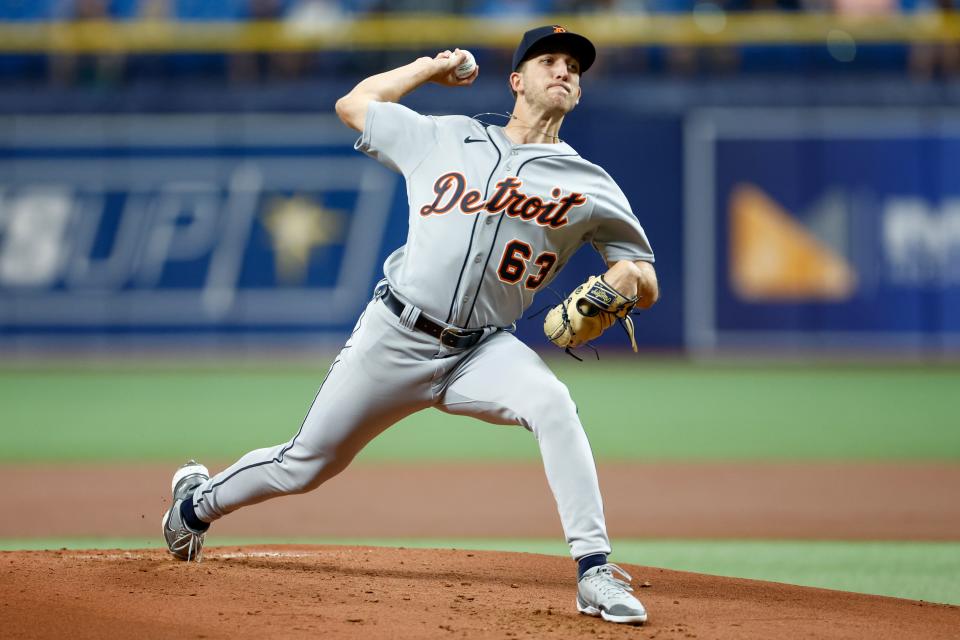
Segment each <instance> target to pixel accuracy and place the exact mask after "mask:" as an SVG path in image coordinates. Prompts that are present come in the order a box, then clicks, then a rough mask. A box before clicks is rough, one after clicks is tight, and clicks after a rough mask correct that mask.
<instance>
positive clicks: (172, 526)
mask: <svg viewBox="0 0 960 640" xmlns="http://www.w3.org/2000/svg"><path fill="white" fill-rule="evenodd" d="M209 478H210V472H209V471H207V468H206V467H205V466H203V465H202V464H199V463H198V462H197V461H195V460H191V461H190V462H188V463H186V464H185V465H183V466H182V467H180V468H179V469H177V472H176V473H174V474H173V480H172V482H171V483H170V490H171V492H172V493H173V504H172V505H171V506H170V508H169V509H168V510H167V512H166V513H165V514H164V515H163V520H162V521H161V526H162V528H163V539H164V541H166V543H167V549H168V550H169V551H170V553H171V555H173V557H175V558H177V559H179V560H186V561H187V562H189V561H191V560H196V561H197V562H200V560H201V559H202V557H203V538H204V535H205V534H206V532H205V531H194V530H193V529H191V528H190V527H189V526H187V524H186V523H185V522H183V520H182V518H181V517H180V504H181V503H182V502H183V501H184V500H192V499H193V492H194V491H195V490H196V488H197V487H199V486H200V485H201V484H203V483H204V482H206V481H207V480H208V479H209Z"/></svg>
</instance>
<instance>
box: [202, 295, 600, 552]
mask: <svg viewBox="0 0 960 640" xmlns="http://www.w3.org/2000/svg"><path fill="white" fill-rule="evenodd" d="M418 313H419V310H417V309H416V308H415V307H412V306H410V305H408V306H407V308H406V311H405V312H404V313H403V314H402V316H401V317H399V318H398V317H397V316H396V315H394V314H393V312H391V311H390V310H389V309H388V308H387V307H386V306H385V305H384V303H383V302H382V301H381V300H380V299H378V298H375V299H374V300H372V301H371V302H370V304H369V305H368V306H367V309H366V311H364V313H363V315H361V316H360V319H359V320H358V322H357V325H356V327H355V328H354V331H353V334H352V335H351V337H350V339H349V340H348V341H347V343H346V345H345V346H344V347H343V350H342V351H341V352H340V354H339V355H338V356H337V357H336V359H335V360H334V361H333V364H331V365H330V369H329V371H328V372H327V376H326V378H325V379H324V381H323V383H322V384H321V386H320V390H319V391H318V392H317V396H316V398H315V399H314V401H313V405H312V406H311V407H310V411H309V413H308V414H307V417H306V418H305V419H304V421H303V424H302V425H301V427H300V430H299V431H298V432H297V434H296V435H295V436H294V437H293V439H291V440H290V441H288V442H285V443H283V444H279V445H277V446H274V447H269V448H266V449H257V450H255V451H251V452H250V453H248V454H246V455H245V456H243V457H242V458H240V459H239V460H238V461H237V462H235V463H234V464H233V465H231V466H230V467H228V468H227V469H225V470H224V471H222V472H221V473H219V474H217V475H215V476H213V477H212V478H210V479H209V480H208V481H206V482H205V483H203V484H202V485H200V487H198V488H197V490H196V492H195V493H194V497H193V500H194V507H195V511H196V514H197V516H198V517H199V518H200V519H201V520H203V521H205V522H212V521H214V520H216V519H218V518H220V517H222V516H224V515H226V514H228V513H230V512H232V511H235V510H237V509H239V508H240V507H245V506H247V505H251V504H256V503H258V502H262V501H264V500H267V499H269V498H273V497H276V496H283V495H290V494H295V493H304V492H307V491H311V490H313V489H315V488H317V487H318V486H320V485H321V484H323V483H324V482H325V481H327V480H329V479H330V478H332V477H333V476H335V475H337V474H338V473H340V472H341V471H343V469H345V468H346V467H347V465H348V464H350V461H351V460H353V458H354V456H356V455H357V453H359V452H360V450H361V449H363V447H364V446H366V444H367V443H368V442H370V441H371V440H372V439H373V438H374V437H376V436H377V435H379V434H380V433H382V432H383V431H384V430H386V429H387V428H388V427H390V426H391V425H393V424H395V423H396V422H398V421H399V420H401V419H402V418H404V417H406V416H408V415H410V414H412V413H414V412H416V411H420V410H421V409H425V408H427V407H436V408H438V409H440V410H441V411H445V412H447V413H452V414H458V415H465V416H472V417H475V418H479V419H480V420H484V421H486V422H490V423H493V424H503V425H511V424H515V425H521V426H523V427H525V428H526V429H528V430H529V431H531V432H532V433H533V434H534V436H535V437H536V438H537V443H538V445H539V447H540V454H541V456H542V459H543V466H544V470H545V471H546V475H547V481H548V483H549V485H550V489H551V490H552V491H553V495H554V498H555V499H556V501H557V508H558V510H559V512H560V521H561V523H562V525H563V530H564V534H565V535H566V538H567V543H568V544H569V546H570V552H571V555H572V556H573V557H574V558H581V557H583V556H586V555H590V554H593V553H610V542H609V539H608V538H607V533H606V526H605V523H604V516H603V503H602V499H601V497H600V488H599V484H598V482H597V471H596V466H595V465H594V461H593V454H592V452H591V450H590V445H589V443H588V442H587V436H586V434H585V433H584V431H583V427H582V425H581V424H580V419H579V417H578V416H577V410H576V406H575V405H574V403H573V401H572V400H571V398H570V394H569V392H568V391H567V388H566V386H565V385H564V384H563V383H562V382H560V381H559V380H558V379H557V378H556V376H554V375H553V372H552V371H550V369H549V368H548V367H547V366H546V365H545V364H544V362H543V360H541V359H540V357H539V356H538V355H537V354H536V353H535V352H534V351H533V350H532V349H530V348H529V347H527V346H526V345H525V344H523V343H522V342H520V341H519V340H517V338H516V337H514V336H513V335H512V334H511V333H509V332H505V331H493V330H491V333H490V335H488V336H486V337H485V338H484V339H483V340H482V341H481V342H480V343H479V344H477V345H476V346H474V347H473V348H471V349H468V350H465V351H456V350H452V349H449V348H447V347H445V346H443V345H441V344H440V343H439V342H438V340H437V339H436V338H433V337H431V336H429V335H427V334H425V333H423V332H421V331H418V330H416V329H414V328H413V323H414V322H415V321H416V318H417V314H418Z"/></svg>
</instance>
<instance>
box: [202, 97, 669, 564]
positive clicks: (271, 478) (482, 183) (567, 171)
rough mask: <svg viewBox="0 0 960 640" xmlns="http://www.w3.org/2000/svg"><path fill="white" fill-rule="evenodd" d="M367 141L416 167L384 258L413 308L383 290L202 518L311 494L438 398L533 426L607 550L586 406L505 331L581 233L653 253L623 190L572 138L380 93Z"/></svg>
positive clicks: (399, 165) (585, 534)
mask: <svg viewBox="0 0 960 640" xmlns="http://www.w3.org/2000/svg"><path fill="white" fill-rule="evenodd" d="M357 148H358V149H360V150H362V151H364V152H366V153H368V154H369V155H371V156H373V157H374V158H376V159H377V160H379V161H380V162H383V163H384V164H386V165H387V166H390V167H391V168H393V169H395V170H397V171H400V172H401V173H402V174H403V175H404V177H405V178H406V183H407V195H408V198H409V203H410V214H409V217H410V231H409V236H408V238H407V243H406V244H405V245H404V246H403V247H401V248H400V249H398V250H397V251H396V252H394V253H393V254H392V255H391V256H390V257H389V258H388V259H387V262H386V265H385V273H386V276H387V279H388V280H389V283H390V285H391V288H392V289H393V291H394V293H395V294H399V295H398V296H397V297H398V298H403V300H402V304H403V309H402V311H400V312H397V311H396V309H392V308H388V307H387V306H386V303H385V299H384V298H383V297H380V296H375V297H374V299H373V300H372V301H371V302H370V303H369V304H368V305H367V309H366V311H365V312H364V314H363V315H362V316H361V317H360V320H359V321H358V322H357V325H356V327H355V329H354V332H353V334H352V335H351V337H350V339H349V340H348V341H347V344H346V345H345V346H344V348H343V350H342V351H341V352H340V354H339V355H338V356H337V357H336V359H335V360H334V361H333V364H331V365H330V369H329V371H328V372H327V376H326V378H324V381H323V382H322V383H321V385H320V390H319V391H318V392H317V396H316V398H315V399H314V401H313V404H312V406H311V407H310V411H309V412H308V413H307V416H306V418H305V419H304V421H303V424H302V425H301V426H300V429H299V431H297V433H296V435H294V437H293V438H292V439H291V440H289V441H288V442H285V443H281V444H278V445H276V446H273V447H268V448H264V449H257V450H255V451H251V452H250V453H248V454H246V455H245V456H243V457H242V458H240V459H239V460H238V461H237V462H235V463H234V464H233V465H231V466H230V467H228V468H226V469H224V470H223V471H221V472H220V473H219V474H217V475H215V476H213V477H212V478H210V479H209V480H207V481H206V482H204V483H203V484H201V485H200V486H199V487H198V488H197V490H196V491H195V492H194V494H193V506H194V510H195V512H196V514H197V516H198V517H199V518H200V519H202V520H203V521H205V522H212V521H214V520H216V519H218V518H220V517H223V516H224V515H226V514H228V513H230V512H232V511H235V510H236V509H239V508H241V507H245V506H248V505H251V504H255V503H257V502H261V501H263V500H266V499H268V498H272V497H276V496H280V495H289V494H291V493H302V492H304V491H309V490H311V489H314V488H316V487H317V486H319V485H320V484H322V483H323V482H325V481H326V480H328V479H329V478H331V477H333V476H334V475H336V474H337V473H339V472H340V471H342V470H343V469H344V468H345V467H346V466H347V465H348V464H349V463H350V461H351V460H352V459H353V457H354V456H355V455H356V454H357V453H358V452H359V451H360V450H361V449H362V448H363V447H364V446H365V445H366V444H367V443H368V442H370V440H371V439H373V438H374V437H376V436H377V435H378V434H379V433H381V432H382V431H383V430H385V429H387V428H389V427H390V426H391V425H392V424H394V423H396V422H397V421H398V420H401V419H402V418H404V417H405V416H408V415H410V414H411V413H414V412H416V411H420V410H421V409H426V408H428V407H434V408H437V409H440V410H441V411H445V412H448V413H452V414H457V415H466V416H472V417H475V418H479V419H481V420H485V421H487V422H491V423H495V424H513V425H520V426H522V427H524V428H526V429H528V430H530V431H531V432H532V433H533V434H534V436H535V437H536V439H537V444H538V446H539V448H540V454H541V457H542V458H543V467H544V471H545V472H546V476H547V481H548V482H549V484H550V488H551V490H552V491H553V494H554V497H555V499H556V501H557V510H558V512H559V514H560V521H561V524H562V525H563V529H564V532H565V534H566V538H567V541H568V543H569V545H570V553H571V555H572V556H573V557H574V558H582V557H584V556H587V555H591V554H595V553H604V554H605V553H609V552H610V550H611V548H610V541H609V539H608V537H607V532H606V525H605V522H604V517H603V501H602V499H601V496H600V488H599V483H598V480H597V472H596V467H595V465H594V462H593V457H592V453H591V451H590V444H589V442H588V440H587V437H586V434H585V432H584V430H583V427H582V425H581V423H580V418H579V415H578V413H577V407H576V405H575V404H574V402H573V400H572V398H571V397H570V394H569V392H568V391H567V388H566V387H565V386H564V385H563V383H562V382H560V381H559V380H558V379H557V378H556V376H554V375H553V373H552V372H551V371H550V369H549V367H547V365H546V364H545V363H544V362H543V360H542V359H541V358H540V356H539V355H537V353H536V352H534V351H533V350H532V349H530V348H529V347H528V346H527V345H525V344H523V343H522V342H520V341H519V340H518V339H517V338H516V337H515V336H514V335H513V334H512V333H511V332H509V331H504V330H502V328H503V327H506V326H508V325H510V324H512V323H513V321H514V320H516V319H517V318H518V317H519V316H520V315H521V314H522V313H523V310H524V309H525V308H526V307H527V306H528V305H529V304H530V302H531V300H532V298H533V296H534V294H535V293H536V292H537V291H538V290H539V289H541V288H543V287H544V286H545V285H546V284H547V283H548V282H550V280H551V279H553V277H554V276H555V275H556V273H557V271H559V269H560V267H562V266H563V264H564V263H565V262H566V261H567V259H568V258H569V257H570V256H571V255H572V254H573V252H574V251H576V249H577V248H578V247H580V246H581V245H582V244H583V243H584V242H592V243H593V245H594V246H595V247H596V248H597V249H598V251H600V253H601V254H602V255H603V256H604V258H606V260H607V261H608V262H610V261H615V260H620V259H628V260H649V261H652V260H653V253H652V252H651V250H650V245H649V243H648V242H647V238H646V235H645V234H644V232H643V229H642V228H641V227H640V224H639V223H638V222H637V219H636V218H635V217H634V215H633V214H632V213H631V211H630V207H629V205H628V204H627V201H626V199H625V198H624V196H623V194H622V193H621V192H620V189H618V188H617V186H616V185H615V184H614V182H613V180H612V179H611V178H610V177H609V176H608V175H607V174H606V173H605V172H604V171H603V170H602V169H600V168H599V167H597V166H595V165H592V164H590V163H589V162H587V161H585V160H583V159H582V158H580V156H579V155H577V153H576V152H575V151H574V150H573V149H572V148H570V146H569V145H566V144H553V145H547V144H528V145H515V144H513V143H512V142H511V141H510V140H509V139H508V138H507V137H506V136H505V135H504V132H503V130H502V129H501V128H499V127H495V126H485V125H484V124H482V123H480V122H477V121H476V120H473V119H470V118H466V117H459V116H451V117H426V116H421V115H419V114H417V113H414V112H413V111H411V110H410V109H407V108H406V107H403V106H400V105H397V104H390V103H376V102H374V103H372V104H370V106H369V108H368V112H367V119H366V126H365V128H364V131H363V135H362V137H361V138H360V140H359V141H358V142H357ZM422 314H426V315H428V316H432V317H433V319H435V320H438V321H440V322H445V323H446V324H453V325H457V326H459V327H461V328H477V327H484V330H483V332H482V333H483V339H482V340H480V341H479V342H477V343H476V344H475V345H474V346H471V347H465V348H456V347H451V346H449V345H448V344H447V343H444V342H443V341H442V340H438V339H437V337H435V336H433V335H429V334H428V333H427V332H425V331H422V330H420V329H418V328H417V321H418V319H419V318H420V316H421V315H422ZM441 335H442V334H441ZM504 371H509V372H510V375H509V376H504V375H503V372H504ZM517 381H521V382H520V383H518V382H517Z"/></svg>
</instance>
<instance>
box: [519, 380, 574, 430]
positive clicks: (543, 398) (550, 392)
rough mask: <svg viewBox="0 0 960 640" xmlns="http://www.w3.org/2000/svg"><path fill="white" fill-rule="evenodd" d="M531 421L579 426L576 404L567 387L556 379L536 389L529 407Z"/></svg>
mask: <svg viewBox="0 0 960 640" xmlns="http://www.w3.org/2000/svg"><path fill="white" fill-rule="evenodd" d="M528 412H529V418H530V420H531V421H538V422H541V423H545V424H560V425H567V424H573V425H575V426H577V427H579V424H580V423H579V419H578V418H577V406H576V405H575V404H574V403H573V399H572V398H571V397H570V392H569V391H567V387H566V386H565V385H564V384H563V383H561V382H559V381H557V382H556V383H555V384H550V385H545V386H543V387H542V388H539V389H537V390H536V393H535V396H534V397H533V398H532V401H531V406H530V408H529V411H528Z"/></svg>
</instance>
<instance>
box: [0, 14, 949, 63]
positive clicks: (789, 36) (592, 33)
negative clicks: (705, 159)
mask: <svg viewBox="0 0 960 640" xmlns="http://www.w3.org/2000/svg"><path fill="white" fill-rule="evenodd" d="M552 17H553V18H554V20H555V22H556V23H558V24H562V25H564V26H565V27H567V28H568V29H570V30H571V31H577V32H580V33H584V34H587V35H589V37H590V38H591V40H593V41H594V42H595V43H596V44H597V45H598V46H603V47H628V46H645V45H688V46H691V45H695V46H735V45H748V44H811V45H817V44H824V43H826V42H827V40H828V38H830V37H833V36H835V35H836V34H835V32H837V31H840V32H843V33H844V34H847V35H849V36H850V37H852V38H853V39H854V41H856V42H861V43H902V44H909V43H916V42H927V43H930V42H960V13H944V14H941V13H927V14H913V15H909V16H890V17H882V16H881V17H849V16H846V17H844V16H836V15H832V14H809V13H807V14H786V13H745V14H723V13H717V14H697V15H690V14H684V15H662V14H658V15H616V14H605V15H602V16H591V17H583V16H580V17H565V16H552ZM545 22H548V19H547V18H538V19H535V20H533V21H531V22H529V23H522V22H521V23H518V22H516V21H515V20H513V19H510V20H496V19H480V18H466V17H453V16H447V15H436V14H419V15H409V14H404V15H402V16H392V17H386V18H383V17H381V18H362V19H356V20H339V21H330V20H327V21H324V22H316V23H307V22H293V21H277V22H172V21H122V22H121V21H116V22H111V21H106V22H98V21H90V22H0V51H2V52H23V53H49V52H56V53H97V52H99V53H108V52H113V53H118V52H130V53H164V52H211V53H212V52H241V51H244V52H257V51H261V52H262V51H322V50H332V49H341V50H342V49H364V50H372V49H441V48H449V47H453V46H459V47H492V48H504V49H512V48H513V47H514V46H516V44H517V42H519V41H520V37H521V36H522V34H523V32H524V31H525V30H526V29H528V28H530V27H532V26H537V25H538V24H543V23H545ZM831 34H833V36H832V35H831Z"/></svg>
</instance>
